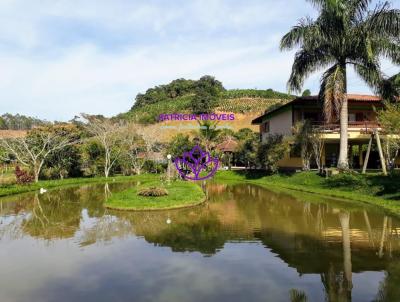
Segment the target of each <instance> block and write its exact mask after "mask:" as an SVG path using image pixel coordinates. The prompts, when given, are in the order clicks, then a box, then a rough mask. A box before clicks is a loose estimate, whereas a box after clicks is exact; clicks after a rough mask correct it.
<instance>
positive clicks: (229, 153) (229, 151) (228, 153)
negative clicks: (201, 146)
mask: <svg viewBox="0 0 400 302" xmlns="http://www.w3.org/2000/svg"><path fill="white" fill-rule="evenodd" d="M238 147H239V144H238V143H237V141H236V140H234V139H233V138H228V139H226V140H224V141H223V142H222V143H220V144H218V145H217V146H216V149H217V150H218V151H220V152H222V153H223V154H224V158H228V167H229V169H231V166H232V162H233V165H235V162H236V161H235V152H236V151H237V150H238Z"/></svg>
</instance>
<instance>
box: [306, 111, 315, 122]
mask: <svg viewBox="0 0 400 302" xmlns="http://www.w3.org/2000/svg"><path fill="white" fill-rule="evenodd" d="M304 119H305V120H309V121H310V122H317V121H318V112H304Z"/></svg>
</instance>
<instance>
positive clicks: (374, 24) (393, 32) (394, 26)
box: [365, 1, 400, 39]
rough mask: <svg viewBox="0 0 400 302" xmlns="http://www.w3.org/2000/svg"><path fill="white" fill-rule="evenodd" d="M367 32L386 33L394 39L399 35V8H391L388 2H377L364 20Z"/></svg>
mask: <svg viewBox="0 0 400 302" xmlns="http://www.w3.org/2000/svg"><path fill="white" fill-rule="evenodd" d="M365 24H366V27H367V29H368V31H369V32H371V33H374V34H378V35H388V36H390V37H393V38H395V39H398V38H399V36H400V10H399V9H391V5H390V3H389V2H387V1H385V2H383V3H381V4H378V5H377V6H376V8H375V9H374V10H373V11H372V12H371V13H370V14H369V16H368V17H367V18H366V20H365Z"/></svg>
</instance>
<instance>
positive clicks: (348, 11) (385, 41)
mask: <svg viewBox="0 0 400 302" xmlns="http://www.w3.org/2000/svg"><path fill="white" fill-rule="evenodd" d="M307 1H308V2H310V3H311V4H313V6H314V7H315V8H316V9H318V11H319V16H318V17H317V18H316V19H315V20H313V19H311V18H304V19H301V20H300V21H299V23H298V25H296V26H294V27H293V28H292V29H291V30H290V31H289V32H288V33H287V34H286V35H285V36H284V37H283V38H282V40H281V50H290V49H294V48H297V47H298V48H300V49H299V50H298V51H297V53H296V55H295V59H294V63H293V66H292V73H291V75H290V78H289V81H288V88H289V90H290V91H296V92H300V91H301V88H302V86H303V84H304V80H305V79H306V78H307V77H308V76H309V75H310V74H312V73H314V72H316V71H318V70H320V69H325V72H324V74H323V76H322V78H321V87H320V93H319V94H320V99H321V100H322V101H323V103H324V105H323V111H324V115H325V120H326V121H327V122H328V123H330V122H333V121H337V120H340V152H339V159H338V168H339V169H343V170H347V169H348V168H349V164H348V129H347V128H348V104H347V69H348V67H349V66H352V67H353V68H354V70H355V71H356V73H357V74H358V75H359V76H360V77H361V78H362V79H363V80H364V81H365V82H366V83H367V84H368V85H369V86H370V87H372V88H373V89H374V90H377V89H378V88H379V86H380V83H381V82H382V79H383V78H384V75H383V72H382V70H381V67H380V59H381V58H386V59H388V60H390V61H391V62H393V63H394V64H400V38H399V36H400V10H399V9H394V8H392V7H391V4H390V3H389V2H383V3H380V4H378V5H377V6H376V7H375V8H374V9H373V10H370V9H369V6H370V4H371V2H372V0H307Z"/></svg>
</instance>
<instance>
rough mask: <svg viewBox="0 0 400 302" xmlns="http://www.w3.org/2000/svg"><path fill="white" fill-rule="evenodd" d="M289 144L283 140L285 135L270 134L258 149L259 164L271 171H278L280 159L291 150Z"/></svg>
mask: <svg viewBox="0 0 400 302" xmlns="http://www.w3.org/2000/svg"><path fill="white" fill-rule="evenodd" d="M289 150H290V148H289V144H288V143H287V142H285V141H284V140H283V135H278V134H276V135H269V136H268V138H267V140H266V141H265V142H264V143H262V144H261V145H260V146H259V147H258V150H257V159H258V162H259V164H260V165H261V166H262V167H263V168H265V169H266V170H267V171H268V172H270V173H276V172H277V171H278V161H279V160H281V159H282V158H283V157H284V156H285V154H287V153H288V152H289Z"/></svg>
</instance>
